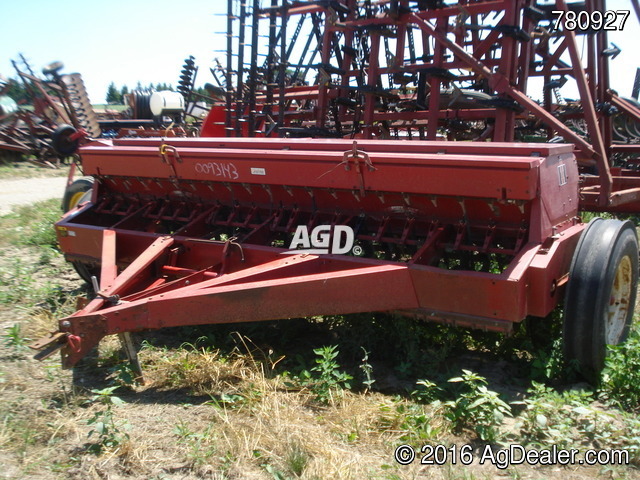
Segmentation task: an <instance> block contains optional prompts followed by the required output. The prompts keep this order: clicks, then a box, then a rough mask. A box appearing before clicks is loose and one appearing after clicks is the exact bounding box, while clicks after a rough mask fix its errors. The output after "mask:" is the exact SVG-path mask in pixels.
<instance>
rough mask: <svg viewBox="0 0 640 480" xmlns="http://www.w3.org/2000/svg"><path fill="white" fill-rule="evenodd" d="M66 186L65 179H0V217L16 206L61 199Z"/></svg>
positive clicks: (56, 177)
mask: <svg viewBox="0 0 640 480" xmlns="http://www.w3.org/2000/svg"><path fill="white" fill-rule="evenodd" d="M66 184H67V179H66V178H65V177H58V176H55V177H48V178H46V177H45V178H16V179H11V178H4V179H0V215H6V214H7V213H10V212H11V210H12V209H13V207H15V206H18V205H30V204H33V203H35V202H41V201H43V200H49V199H50V198H62V195H63V194H64V189H65V187H66Z"/></svg>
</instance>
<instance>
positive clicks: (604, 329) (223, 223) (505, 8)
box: [35, 0, 640, 373]
mask: <svg viewBox="0 0 640 480" xmlns="http://www.w3.org/2000/svg"><path fill="white" fill-rule="evenodd" d="M634 5H636V3H634ZM228 7H229V13H228V31H227V39H228V51H227V61H226V65H223V64H220V65H218V67H217V68H216V69H214V70H213V73H214V78H215V79H216V80H217V81H218V82H219V85H218V87H217V88H219V89H222V90H223V91H224V100H223V101H220V102H219V103H218V104H217V105H214V106H213V107H212V108H211V110H210V112H209V114H208V117H207V118H206V120H205V121H204V123H203V125H202V129H201V135H202V137H208V138H176V137H173V138H169V137H164V138H144V139H142V138H139V139H135V138H129V139H127V138H121V139H113V140H96V141H94V142H92V143H89V144H87V145H85V146H82V147H81V148H80V150H79V153H80V156H81V159H82V168H83V171H84V174H85V175H87V176H89V177H90V178H87V179H84V180H83V181H82V183H78V184H76V185H75V186H74V185H72V186H71V187H70V191H69V192H68V195H67V197H66V198H67V199H68V200H70V199H71V198H73V199H74V200H73V201H69V202H67V203H68V205H67V206H68V207H69V209H70V210H69V212H68V213H67V214H66V215H65V216H64V218H63V219H62V220H61V221H60V222H58V223H57V225H56V229H57V233H58V238H59V241H60V246H61V248H62V250H63V251H64V252H65V255H66V257H67V259H68V260H69V261H71V262H73V263H74V265H75V266H76V269H77V270H78V272H79V273H80V274H81V275H82V276H83V277H84V278H85V279H86V280H87V281H90V282H93V283H94V285H95V287H96V294H97V297H96V298H95V299H94V300H92V301H91V302H90V303H88V304H87V305H86V306H85V307H84V308H83V309H81V310H80V311H78V312H77V313H75V314H74V315H71V316H70V317H67V318H65V319H62V320H61V321H60V324H59V331H58V332H56V333H55V334H53V335H52V336H51V337H49V338H45V339H42V340H41V341H39V342H37V343H36V345H35V347H37V348H42V349H44V350H43V353H42V354H39V355H40V356H46V355H49V354H51V353H53V352H54V351H56V350H58V349H62V356H63V363H64V365H65V366H67V367H70V366H72V365H74V364H75V363H76V362H77V361H78V360H79V359H81V358H82V357H83V356H84V355H86V354H87V352H88V351H89V350H90V349H91V348H92V347H93V346H95V345H96V344H97V343H98V342H99V340H100V339H101V338H102V337H104V336H105V335H109V334H114V333H117V334H120V335H121V338H122V339H123V341H124V343H125V345H126V347H127V351H128V354H129V355H130V357H131V358H132V359H133V357H135V349H134V348H133V347H132V343H131V341H130V338H129V336H128V333H129V332H132V331H139V330H145V329H155V328H162V327H168V326H176V325H196V324H208V323H230V322H243V321H256V320H270V319H279V318H290V317H300V316H309V315H324V314H346V313H354V312H366V311H386V312H394V313H399V314H403V315H409V316H414V317H417V318H422V319H426V320H433V321H438V322H445V323H451V324H455V325H462V326H468V327H474V328H484V329H490V330H497V331H502V332H509V331H511V329H512V328H513V325H514V324H517V323H519V322H521V321H523V320H524V319H525V318H527V317H528V316H533V317H545V316H546V315H548V314H549V313H550V312H552V311H553V310H554V309H555V308H556V307H557V306H558V305H560V304H563V303H564V305H565V309H564V311H565V320H564V324H565V327H564V328H565V331H564V338H565V352H566V353H567V355H568V357H569V358H570V359H575V360H577V361H578V363H579V364H580V365H581V367H582V369H583V371H584V372H585V373H588V372H593V371H597V370H599V369H600V368H601V367H602V364H603V361H604V354H605V345H606V344H607V343H618V342H620V341H622V340H624V338H625V337H626V333H627V331H628V328H629V325H630V322H631V319H632V315H633V307H634V304H635V292H636V287H637V276H638V246H637V239H636V233H635V227H634V226H633V224H632V223H631V222H622V221H618V220H601V219H596V220H594V221H592V222H591V223H589V225H585V224H584V223H582V221H581V219H580V217H579V210H581V209H582V210H598V211H616V212H627V213H635V212H638V211H639V210H640V202H639V200H640V176H638V174H637V170H638V169H637V161H638V152H639V150H638V148H639V146H638V135H637V125H638V123H637V122H640V110H639V109H638V107H637V103H636V102H635V101H634V99H632V98H631V99H625V98H622V97H620V96H619V95H618V94H617V93H616V92H614V91H612V90H611V89H610V88H609V83H608V78H609V71H608V62H609V60H610V59H611V58H613V57H614V56H615V55H616V53H615V49H613V48H612V47H611V46H610V45H609V43H608V41H607V31H606V30H605V29H604V27H603V26H602V25H601V27H600V28H597V25H596V24H595V23H590V24H589V28H587V29H585V30H584V31H582V30H580V29H579V28H577V27H576V28H570V26H567V22H568V21H569V20H570V19H571V18H573V17H572V15H569V12H573V14H575V18H576V19H579V18H583V19H584V18H588V19H589V22H592V20H593V19H595V18H596V17H597V15H595V16H594V12H607V11H608V10H606V5H605V4H604V2H602V1H598V0H588V1H586V2H581V3H572V4H569V5H567V4H565V2H564V1H563V0H557V1H556V2H544V3H536V2H532V1H527V0H518V1H500V0H486V1H474V2H466V1H460V2H444V1H424V2H422V1H420V2H417V3H416V2H409V1H380V2H369V1H367V2H355V1H353V0H349V1H345V2H338V1H329V2H294V3H288V2H285V3H282V2H278V1H277V0H271V1H270V2H269V3H268V4H267V5H265V2H259V1H257V0H256V1H253V2H245V1H243V2H240V3H237V2H233V1H229V5H228ZM554 11H555V13H554ZM558 12H564V21H563V22H558V21H557V19H558ZM581 12H586V17H585V14H581ZM603 15H605V14H604V13H603ZM614 16H615V21H616V22H618V23H617V24H616V25H617V27H619V28H623V27H624V28H637V25H636V24H633V26H632V24H631V20H628V21H627V20H625V19H624V18H623V17H625V15H619V14H618V13H615V15H614ZM634 20H635V19H634ZM625 21H627V23H626V27H625V26H624V25H623V24H624V22H625ZM576 25H577V24H576ZM579 43H582V44H583V45H582V48H584V50H585V52H586V54H585V55H583V56H582V59H581V55H580V51H581V47H579ZM536 84H537V85H538V86H539V88H540V90H541V91H542V98H541V100H540V101H535V100H533V99H531V98H530V97H529V96H528V95H527V92H529V91H530V90H531V86H532V85H536ZM565 85H572V86H573V88H575V91H577V92H578V94H579V100H571V101H570V100H566V99H564V98H563V96H562V94H561V89H563V88H566V87H565ZM186 93H187V92H185V94H186ZM295 137H299V138H295ZM302 137H306V138H302ZM85 192H87V194H86V196H85V197H84V199H81V197H82V196H83V195H82V194H84V193H85ZM88 192H91V193H88ZM299 226H304V227H305V228H306V229H307V230H308V231H313V230H314V228H316V227H320V226H326V227H328V230H329V231H335V230H336V228H335V227H336V226H341V227H348V228H349V229H350V230H351V231H353V234H354V244H353V247H357V248H354V249H353V250H352V251H351V252H350V253H348V254H345V255H335V254H324V253H323V254H314V253H296V252H288V250H289V246H290V245H291V244H292V240H293V238H294V235H295V233H296V231H297V230H298V227H299Z"/></svg>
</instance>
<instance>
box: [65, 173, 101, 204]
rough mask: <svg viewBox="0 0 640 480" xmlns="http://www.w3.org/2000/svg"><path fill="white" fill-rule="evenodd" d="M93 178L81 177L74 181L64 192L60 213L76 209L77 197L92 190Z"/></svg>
mask: <svg viewBox="0 0 640 480" xmlns="http://www.w3.org/2000/svg"><path fill="white" fill-rule="evenodd" d="M93 183H94V179H93V177H82V178H79V179H77V180H75V181H74V182H73V183H72V184H71V185H69V186H68V187H67V189H66V190H65V191H64V196H63V197H62V211H63V212H68V211H69V210H71V209H72V208H76V206H77V205H78V200H79V195H80V194H85V193H87V192H88V191H89V190H91V189H92V188H93Z"/></svg>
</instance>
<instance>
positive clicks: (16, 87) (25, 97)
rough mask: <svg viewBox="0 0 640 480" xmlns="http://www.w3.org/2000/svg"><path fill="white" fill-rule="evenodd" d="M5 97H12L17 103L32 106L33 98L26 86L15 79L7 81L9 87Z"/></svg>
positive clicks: (6, 88)
mask: <svg viewBox="0 0 640 480" xmlns="http://www.w3.org/2000/svg"><path fill="white" fill-rule="evenodd" d="M3 94H4V95H7V96H9V97H11V98H12V99H13V100H14V101H15V102H16V103H20V104H25V103H26V104H31V97H30V95H29V92H27V89H26V88H25V86H24V84H23V83H22V82H21V81H20V80H16V79H15V78H9V79H8V80H7V86H6V87H5V90H4V92H3Z"/></svg>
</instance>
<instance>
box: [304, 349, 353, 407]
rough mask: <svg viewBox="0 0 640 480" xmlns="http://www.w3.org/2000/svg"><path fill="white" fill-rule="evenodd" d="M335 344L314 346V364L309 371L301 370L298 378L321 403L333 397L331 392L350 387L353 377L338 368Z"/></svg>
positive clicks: (327, 401) (337, 353) (337, 352)
mask: <svg viewBox="0 0 640 480" xmlns="http://www.w3.org/2000/svg"><path fill="white" fill-rule="evenodd" d="M337 348H338V347H337V346H336V345H332V346H325V347H321V348H316V349H314V350H313V353H315V354H316V359H315V362H316V365H315V366H314V367H313V368H312V369H311V371H308V370H303V371H302V372H301V373H300V379H301V380H302V383H303V384H304V385H307V386H308V387H310V388H311V391H312V392H313V393H315V395H316V400H317V401H319V402H321V403H325V404H327V403H329V402H330V401H331V400H332V399H333V393H334V392H336V391H340V390H342V389H344V388H351V384H350V383H349V382H350V381H351V380H352V379H353V377H352V376H351V375H349V374H348V373H346V372H343V371H342V370H340V365H339V364H338V362H337V361H336V358H337V357H338V355H339V353H340V352H339V351H338V350H337Z"/></svg>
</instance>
